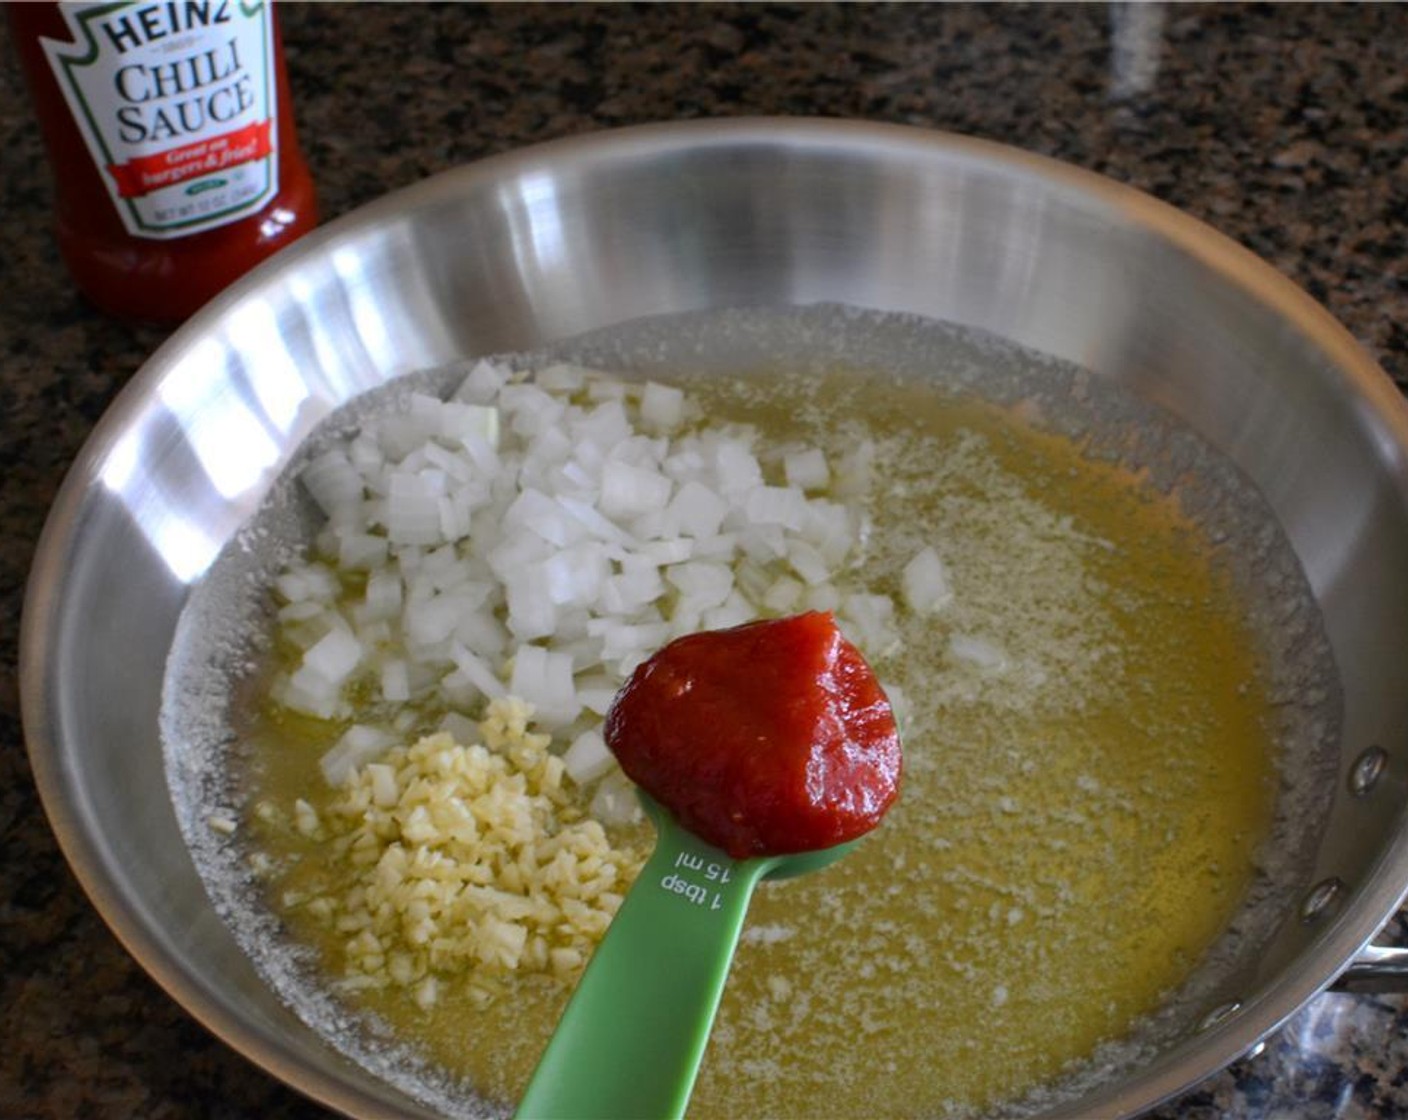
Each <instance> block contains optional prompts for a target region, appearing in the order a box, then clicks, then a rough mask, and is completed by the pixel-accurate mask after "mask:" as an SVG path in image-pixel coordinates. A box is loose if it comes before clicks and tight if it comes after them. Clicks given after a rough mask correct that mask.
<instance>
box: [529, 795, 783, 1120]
mask: <svg viewBox="0 0 1408 1120" xmlns="http://www.w3.org/2000/svg"><path fill="white" fill-rule="evenodd" d="M656 826H657V829H658V831H659V836H658V839H657V841H656V845H655V851H654V853H653V854H652V855H651V857H650V859H649V860H648V861H647V862H646V864H645V867H644V868H643V869H642V870H641V873H640V876H639V878H637V880H636V882H635V885H634V886H632V888H631V890H630V892H629V893H628V894H627V895H626V898H625V901H624V902H622V904H621V909H620V910H619V911H618V912H617V914H616V917H615V918H614V919H613V920H612V922H611V925H610V927H609V928H608V929H607V931H606V936H605V938H603V940H602V942H601V944H600V945H599V946H597V949H596V952H595V953H594V954H593V955H592V959H591V961H590V963H589V964H588V965H587V969H586V972H585V973H584V974H583V976H582V979H581V982H580V983H579V984H578V985H577V990H576V992H575V993H574V994H573V996H572V999H571V1002H569V1003H568V1005H567V1010H566V1011H564V1012H563V1015H562V1019H561V1021H560V1022H559V1023H558V1025H557V1030H556V1031H555V1032H554V1033H553V1036H552V1039H551V1041H550V1042H549V1043H548V1047H547V1050H546V1051H545V1052H544V1054H543V1057H542V1059H541V1060H540V1061H539V1063H538V1068H537V1070H536V1071H535V1072H534V1074H533V1078H532V1080H531V1081H530V1082H529V1084H528V1089H527V1091H526V1092H525V1093H524V1095H523V1099H522V1100H521V1101H520V1102H519V1105H518V1112H517V1114H516V1115H517V1117H518V1118H519V1120H633V1118H641V1120H669V1118H677V1117H682V1116H683V1115H684V1110H685V1106H686V1105H687V1104H688V1103H689V1096H690V1092H691V1090H692V1089H693V1087H694V1078H695V1075H696V1074H697V1073H698V1071H699V1062H700V1060H701V1059H702V1058H703V1056H704V1047H705V1045H706V1044H707V1042H708V1039H709V1029H710V1027H711V1025H712V1024H713V1021H714V1013H715V1012H716V1011H717V1010H718V1006H719V999H720V997H721V996H722V995H723V989H724V981H725V980H726V979H727V978H728V970H729V963H730V962H731V960H732V958H733V951H734V947H735V946H736V945H737V943H738V935H739V933H740V932H741V930H742V928H743V919H744V916H745V914H746V913H747V910H748V901H749V899H750V898H751V897H752V894H753V888H754V887H755V886H756V885H757V883H758V880H759V879H760V878H761V877H762V876H763V875H764V874H765V873H766V871H767V870H768V867H769V865H770V862H771V861H768V860H757V859H753V860H743V861H736V860H733V859H730V858H729V857H728V856H727V855H725V854H724V853H723V852H721V851H719V850H718V849H717V848H714V847H711V846H710V845H708V844H705V843H704V842H703V841H702V840H699V839H698V838H696V837H694V836H692V835H690V834H689V833H688V832H685V831H684V830H683V829H682V828H680V827H678V826H677V825H676V824H675V823H674V822H673V821H672V820H670V819H669V818H668V817H666V816H664V815H663V814H662V815H661V817H659V818H657V821H656Z"/></svg>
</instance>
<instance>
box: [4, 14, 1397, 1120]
mask: <svg viewBox="0 0 1408 1120" xmlns="http://www.w3.org/2000/svg"><path fill="white" fill-rule="evenodd" d="M283 20H284V30H285V41H286V49H287V57H288V66H289V71H290V76H291V81H292V87H293V93H294V98H295V102H296V106H297V113H298V118H299V121H300V126H301V129H302V135H303V140H304V147H305V150H306V152H307V154H308V157H309V161H310V163H311V165H312V168H313V172H314V176H315V179H316V180H317V183H318V186H319V190H320V194H321V200H322V206H323V210H324V214H325V215H326V216H333V215H336V214H340V213H342V212H344V211H346V210H348V209H350V208H352V207H354V206H357V205H359V204H360V203H363V202H365V201H367V200H369V199H371V198H373V197H375V196H377V195H380V194H382V193H383V192H385V191H387V190H389V189H391V188H395V187H399V186H402V185H404V184H407V183H410V182H413V181H415V180H417V179H419V178H421V177H423V176H425V175H427V174H430V173H433V172H436V171H439V170H442V169H444V168H447V167H451V166H453V165H456V164H460V163H463V162H465V161H468V160H473V159H476V158H478V157H480V156H484V155H487V154H490V153H493V152H499V151H503V150H505V149H507V148H512V147H516V146H519V145H522V144H526V143H531V142H534V141H539V140H546V139H549V138H553V137H560V136H566V135H572V134H576V133H581V132H586V131H591V130H595V129H601V128H607V127H611V126H615V125H624V124H633V123H638V122H644V121H653V120H660V119H668V118H686V117H705V116H718V115H739V114H792V115H795V114H806V115H824V116H837V117H855V118H864V119H869V120H877V121H890V122H900V123H906V124H911V125H918V126H922V127H929V128H941V129H947V130H952V131H955V132H961V133H969V134H972V135H976V136H981V137H986V138H989V139H992V140H997V141H1003V142H1006V143H1010V144H1014V145H1017V146H1020V147H1023V148H1027V149H1030V150H1032V151H1036V152H1041V153H1044V154H1046V155H1050V156H1055V157H1058V158H1061V159H1064V160H1068V161H1070V162H1072V163H1074V164H1077V165H1080V166H1082V167H1085V168H1089V169H1092V170H1095V171H1098V172H1102V173H1104V174H1106V175H1109V176H1111V177H1113V178H1115V179H1117V180H1120V181H1122V182H1125V183H1129V184H1132V185H1134V186H1136V187H1139V188H1142V189H1144V190H1146V191H1149V192H1151V193H1152V194H1154V195H1156V196H1158V197H1159V198H1161V199H1164V200H1165V201H1168V202H1170V203H1173V204H1174V205H1176V206H1179V207H1182V208H1183V209H1185V210H1187V211H1189V212H1191V213H1192V214H1194V215H1196V216H1198V217H1200V218H1203V219H1205V220H1206V221H1208V222H1210V223H1211V224H1213V225H1214V226H1216V227H1217V228H1219V229H1221V230H1222V231H1223V232H1225V233H1227V234H1229V235H1231V236H1232V237H1234V238H1236V239H1238V240H1239V241H1240V242H1242V243H1243V244H1244V245H1246V246H1247V247H1249V248H1250V249H1252V250H1253V251H1255V252H1256V253H1258V254H1260V255H1261V256H1263V257H1265V258H1266V259H1267V260H1269V261H1270V262H1271V263H1272V264H1274V265H1275V266H1276V267H1278V268H1279V269H1281V270H1282V271H1283V272H1284V273H1286V274H1287V275H1289V276H1290V277H1291V278H1292V279H1293V280H1295V281H1296V282H1297V283H1299V284H1301V285H1302V286H1303V287H1305V288H1306V289H1307V290H1308V291H1310V292H1311V293H1312V294H1313V295H1314V296H1315V297H1316V298H1317V299H1319V300H1321V301H1322V302H1324V303H1325V304H1326V306H1328V308H1329V309H1330V311H1331V312H1332V313H1334V314H1335V315H1336V316H1337V317H1338V318H1339V319H1340V321H1341V322H1343V323H1344V324H1345V326H1346V327H1348V329H1349V330H1350V331H1351V332H1352V333H1353V334H1354V335H1355V336H1356V337H1357V338H1358V339H1359V340H1360V342H1362V343H1363V345H1364V346H1365V347H1366V348H1367V349H1368V351H1369V352H1370V353H1371V354H1372V355H1373V356H1374V357H1375V358H1377V359H1378V360H1379V361H1380V362H1381V363H1382V364H1383V366H1384V368H1385V369H1386V370H1387V371H1388V372H1389V374H1390V375H1391V376H1393V377H1394V378H1395V380H1396V381H1397V382H1398V383H1399V385H1400V386H1408V165H1406V164H1405V157H1408V9H1403V8H1397V7H1395V6H1392V5H1384V6H1363V7H1361V6H1339V5H1334V6H1319V5H1307V6H1299V5H1297V6H1277V7H1247V6H1242V5H1213V6H1189V7H1182V6H1173V7H1170V8H1168V9H1163V10H1161V9H1159V8H1157V7H1152V6H1150V7H1145V8H1137V9H1124V8H1115V9H1112V8H1108V7H1105V6H1102V5H1088V6H1065V5H1050V6H1047V5H1042V6H1034V7H1026V6H1006V5H1001V6H990V7H989V6H983V7H967V6H928V5H901V6H794V5H757V6H751V5H749V6H734V5H705V6H673V5H671V6H651V7H635V6H630V7H626V6H594V5H553V6H517V5H502V6H483V7H481V6H452V7H425V6H419V5H411V6H387V7H382V6H373V5H356V6H351V5H348V6H322V5H319V6H316V7H305V6H289V7H287V8H285V9H283ZM0 160H2V161H3V163H0V197H3V208H0V238H2V239H0V468H3V476H0V477H2V478H3V481H0V651H3V660H0V837H3V855H0V966H3V968H2V970H0V1115H4V1116H9V1117H17V1118H20V1117H23V1118H28V1117H35V1118H39V1117H53V1118H64V1120H67V1118H75V1117H100V1118H101V1117H122V1118H129V1117H145V1118H151V1120H158V1118H163V1120H178V1118H183V1117H209V1118H218V1117H244V1116H255V1115H257V1116H262V1117H265V1118H267V1120H279V1118H288V1117H313V1116H322V1115H326V1114H325V1113H324V1112H323V1110H321V1109H319V1108H318V1107H317V1106H315V1105H313V1104H311V1103H309V1102H307V1101H305V1100H303V1099H302V1098H300V1097H299V1096H298V1095H297V1094H295V1093H294V1092H292V1091H291V1090H288V1089H286V1088H284V1087H282V1086H281V1085H279V1084H278V1083H276V1082H274V1081H273V1080H271V1079H270V1078H269V1077H267V1076H266V1075H265V1074H263V1073H261V1072H259V1071H258V1070H256V1069H255V1068H254V1067H253V1066H251V1065H250V1064H249V1063H247V1062H246V1061H245V1060H244V1059H243V1058H241V1057H239V1056H238V1055H237V1054H235V1053H234V1052H233V1051H231V1050H229V1049H227V1048H226V1047H225V1046H224V1045H223V1044H222V1043H220V1042H219V1041H217V1040H216V1039H214V1038H213V1037H212V1036H210V1035H208V1034H207V1033H206V1032H205V1031H204V1029H203V1028H201V1027H200V1026H199V1025H197V1024H196V1023H195V1022H194V1021H193V1020H191V1019H190V1018H189V1017H188V1016H187V1015H186V1014H185V1013H184V1012H183V1011H182V1010H181V1009H180V1008H178V1007H177V1005H176V1004H175V1003H173V1002H172V1001H171V1000H170V999H169V998H168V997H167V996H166V995H164V994H163V993H162V992H161V991H160V990H159V989H158V988H157V986H156V985H155V984H154V983H153V982H152V981H150V980H149V979H148V978H147V977H146V975H145V974H144V973H143V972H142V971H141V970H140V969H139V968H138V966H137V965H136V964H135V963H134V962H133V961H132V960H131V959H130V958H129V957H128V956H127V955H126V953H125V952H124V951H123V950H122V948H121V947H120V946H119V945H118V944H117V942H116V941H115V940H114V938H113V937H112V935H111V934H110V933H109V932H108V930H107V929H106V927H105V926H104V925H103V923H102V921H101V920H100V919H99V918H98V916H97V914H96V912H95V911H94V910H93V909H92V907H91V906H90V905H89V903H88V902H87V900H86V898H85V897H84V895H83V894H82V892H81V891H80V889H79V888H78V886H77V884H76V882H75V881H74V879H73V877H72V876H71V875H70V873H69V872H68V870H67V868H66V866H65V864H64V862H63V859H62V857H61V856H60V854H59V852H58V849H57V846H56V844H55V841H54V839H53V837H52V835H51V833H50V831H49V829H48V826H47V824H46V822H45V818H44V815H43V811H42V809H41V807H40V805H39V801H38V798H37V796H36V793H35V790H34V785H33V781H32V778H31V776H30V772H29V767H28V762H27V759H26V755H25V751H24V746H23V737H22V732H21V727H20V713H19V689H18V680H17V672H18V670H17V665H16V662H17V653H16V647H17V640H18V631H19V614H20V606H21V599H22V592H23V587H24V581H25V577H26V574H27V572H28V568H29V564H30V561H31V558H32V555H33V550H34V545H35V542H36V539H37V537H38V534H39V530H40V527H41V525H42V524H43V521H44V517H45V513H46V511H47V509H48V506H49V503H50V501H51V500H52V498H53V496H54V493H55V490H56V488H57V487H58V485H59V482H60V480H61V479H62V477H63V475H64V472H65V470H66V469H67V467H68V465H69V464H70V462H71V461H72V460H73V458H74V456H75V454H76V453H77V452H78V450H79V447H80V446H81V445H82V443H83V441H84V439H85V438H86V436H87V435H88V432H89V430H90V429H91V427H92V425H93V423H94V422H95V421H96V420H97V418H98V417H99V415H100V414H101V413H102V412H103V410H104V409H105V408H106V407H107V406H108V404H109V403H110V402H111V401H112V399H113V396H114V395H115V394H116V393H117V391H118V390H119V389H120V388H121V387H122V385H123V384H124V383H125V382H126V381H127V379H128V378H129V377H130V376H131V375H132V373H133V372H134V371H135V370H136V369H137V368H138V366H139V365H140V364H141V362H142V360H143V358H144V357H145V356H146V355H147V354H148V353H150V352H151V351H152V350H153V349H154V348H155V347H156V346H157V344H158V343H159V342H160V341H161V340H162V338H163V337H164V332H163V331H162V330H159V329H156V328H152V327H133V326H127V325H123V324H120V323H116V322H112V321H109V320H107V319H104V318H103V317H102V316H100V315H99V314H97V313H96V312H95V311H93V310H91V309H90V308H89V307H87V306H86V305H85V304H84V303H83V301H82V300H81V299H80V298H79V297H78V296H77V295H76V294H75V293H74V291H73V289H72V288H71V287H70V285H69V283H68V281H67V279H66V277H65V274H64V272H63V269H62V267H61V265H60V263H59V260H58V256H57V253H56V250H55V247H54V243H53V241H52V238H51V235H50V231H49V215H50V199H51V193H50V185H49V179H48V173H47V169H46V166H45V163H44V158H43V153H42V150H41V146H40V143H39V139H38V134H37V130H36V128H35V124H34V121H33V119H32V117H31V115H30V110H29V105H28V101H27V97H26V94H25V90H24V88H23V85H22V83H21V81H20V78H19V74H18V68H17V66H16V63H15V58H14V54H13V52H12V50H11V49H10V43H9V41H8V38H7V32H6V31H4V30H3V29H0ZM1404 932H1405V931H1404V928H1403V923H1402V922H1401V921H1399V922H1397V923H1395V925H1394V929H1393V930H1391V931H1390V935H1391V936H1393V937H1394V938H1395V939H1397V940H1400V941H1401V940H1403V935H1404ZM1406 1009H1408V1001H1405V999H1404V998H1403V997H1365V996H1347V995H1330V996H1324V997H1321V998H1320V999H1319V1000H1317V1001H1315V1002H1314V1003H1312V1004H1311V1005H1310V1007H1308V1008H1307V1009H1306V1010H1305V1011H1303V1012H1302V1013H1301V1014H1300V1015H1299V1016H1298V1017H1297V1018H1296V1019H1295V1020H1293V1022H1292V1023H1291V1024H1290V1025H1289V1026H1288V1027H1287V1028H1286V1029H1285V1030H1283V1031H1282V1032H1281V1034H1279V1035H1278V1036H1277V1037H1276V1038H1275V1039H1274V1040H1273V1041H1272V1042H1271V1044H1270V1045H1269V1046H1268V1047H1267V1049H1266V1050H1265V1051H1264V1052H1263V1053H1262V1054H1260V1055H1259V1056H1257V1057H1255V1058H1252V1059H1248V1060H1244V1061H1241V1062H1239V1063H1237V1064H1236V1065H1235V1066H1233V1067H1232V1068H1231V1069H1230V1070H1229V1071H1227V1072H1226V1073H1224V1074H1222V1075H1220V1076H1218V1077H1215V1078H1214V1079H1212V1080H1211V1081H1209V1082H1208V1083H1207V1084H1206V1085H1204V1086H1203V1087H1201V1088H1199V1089H1197V1090H1195V1091H1193V1092H1192V1093H1190V1094H1188V1095H1186V1096H1185V1097H1184V1098H1182V1099H1181V1100H1180V1101H1178V1102H1176V1104H1174V1105H1171V1106H1168V1107H1167V1108H1166V1109H1164V1110H1163V1111H1162V1112H1160V1113H1159V1114H1158V1115H1159V1116H1161V1117H1165V1118H1167V1117H1174V1116H1180V1117H1191V1118H1204V1120H1210V1118H1212V1117H1223V1116H1236V1117H1243V1116H1246V1117H1252V1116H1283V1117H1290V1116H1295V1117H1330V1116H1344V1117H1388V1116H1403V1115H1408V1073H1405V1069H1408V1010H1406Z"/></svg>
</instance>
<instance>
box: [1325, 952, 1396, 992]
mask: <svg viewBox="0 0 1408 1120" xmlns="http://www.w3.org/2000/svg"><path fill="white" fill-rule="evenodd" d="M1330 991H1332V992H1373V993H1382V992H1408V949H1397V948H1393V947H1391V946H1388V945H1368V946H1366V947H1365V948H1363V949H1361V950H1360V951H1359V954H1358V956H1356V957H1355V958H1354V960H1353V961H1352V962H1351V963H1350V966H1349V967H1348V968H1346V969H1345V970H1344V971H1343V972H1342V973H1340V975H1339V978H1338V979H1337V980H1335V982H1334V983H1333V984H1331V985H1330Z"/></svg>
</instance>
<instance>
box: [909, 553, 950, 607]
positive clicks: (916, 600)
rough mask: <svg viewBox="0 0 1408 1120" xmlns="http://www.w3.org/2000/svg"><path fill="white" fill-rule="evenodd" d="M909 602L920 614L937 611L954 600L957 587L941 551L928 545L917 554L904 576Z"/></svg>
mask: <svg viewBox="0 0 1408 1120" xmlns="http://www.w3.org/2000/svg"><path fill="white" fill-rule="evenodd" d="M900 583H901V586H902V587H903V589H904V598H905V602H906V603H908V604H909V608H910V610H912V611H914V612H915V613H916V614H937V613H938V612H939V611H941V610H943V609H944V608H945V607H946V606H948V605H949V604H950V603H951V602H953V588H952V587H951V586H950V584H949V580H948V571H947V569H945V567H944V562H943V561H942V560H940V559H939V554H938V553H937V552H935V551H934V549H933V548H932V547H929V546H926V547H924V548H922V549H920V550H919V551H918V552H917V553H915V555H914V557H913V558H912V559H911V560H910V561H909V563H908V564H906V565H905V566H904V571H903V572H902V573H901V576H900Z"/></svg>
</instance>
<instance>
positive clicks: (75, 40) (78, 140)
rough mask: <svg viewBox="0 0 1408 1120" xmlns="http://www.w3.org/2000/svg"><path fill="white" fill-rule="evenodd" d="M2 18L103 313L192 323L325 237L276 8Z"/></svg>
mask: <svg viewBox="0 0 1408 1120" xmlns="http://www.w3.org/2000/svg"><path fill="white" fill-rule="evenodd" d="M6 9H7V12H8V16H9V21H10V28H11V31H12V33H13V36H14V40H15V46H16V49H17V51H18V54H19V58H20V62H21V64H22V66H23V67H24V71H25V77H26V79H27V80H28V83H29V87H30V89H31V91H32V93H33V96H34V106H35V111H36V115H37V117H38V119H39V125H40V129H41V130H42V132H43V135H44V141H45V145H46V146H47V148H48V152H49V160H50V164H51V169H52V171H53V177H54V188H55V196H56V212H57V214H56V216H57V235H58V242H59V250H60V252H61V253H62V254H63V258H64V261H65V263H66V264H67V265H68V269H69V271H70V273H72V275H73V279H74V281H75V283H77V285H78V287H79V289H80V290H82V292H83V293H84V294H85V295H86V296H88V298H89V299H90V300H92V302H93V303H95V304H96V305H97V306H98V307H100V308H102V309H103V310H104V311H107V312H110V313H111V314H114V315H119V316H123V317H125V318H131V319H141V320H149V321H155V322H175V321H178V320H180V319H184V318H185V317H186V316H187V315H189V314H190V313H191V312H192V311H194V310H195V309H196V308H198V307H199V306H200V305H201V304H203V303H205V301H206V300H208V299H209V298H210V297H211V296H213V295H214V294H215V293H216V292H218V291H220V289H221V288H223V287H225V286H226V285H227V284H229V283H230V282H231V281H233V280H234V279H235V278H236V277H238V276H239V275H240V274H241V273H243V272H245V271H246V270H247V269H249V268H250V267H252V266H253V265H255V264H257V263H258V262H259V261H261V260H263V259H264V258H265V257H267V256H268V255H269V254H271V253H273V252H275V251H276V250H278V249H281V248H283V247H284V246H285V245H287V244H288V243H289V242H291V241H293V240H294V239H295V238H297V237H298V236H300V235H301V234H303V233H306V232H307V231H308V230H309V229H311V228H312V227H313V226H314V225H315V224H316V223H317V208H316V202H315V199H314V194H313V182H312V179H311V178H310V177H309V174H308V167H307V165H306V164H305V162H304V159H303V154H302V152H301V151H300V150H299V147H298V138H297V135H296V134H295V132H294V125H293V111H292V105H291V104H290V98H289V91H288V78H287V77H286V75H285V73H284V64H283V54H282V47H281V45H280V41H279V31H278V27H277V26H276V24H275V20H274V10H273V4H272V0H255V2H251V0H149V2H145V3H144V2H141V0H138V2H136V3H110V2H105V3H85V2H78V3H67V2H66V3H62V4H55V3H25V4H7V5H6Z"/></svg>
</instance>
